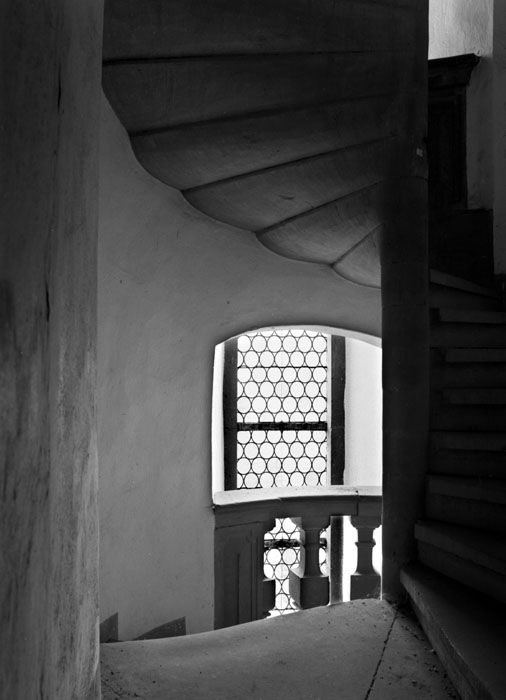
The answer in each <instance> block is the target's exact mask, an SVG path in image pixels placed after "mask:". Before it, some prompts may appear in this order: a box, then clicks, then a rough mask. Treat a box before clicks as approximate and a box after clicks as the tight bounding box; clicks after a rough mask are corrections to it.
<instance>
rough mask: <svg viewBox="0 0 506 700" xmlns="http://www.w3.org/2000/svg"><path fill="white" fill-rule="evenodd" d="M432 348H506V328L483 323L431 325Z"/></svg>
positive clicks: (500, 325) (435, 323)
mask: <svg viewBox="0 0 506 700" xmlns="http://www.w3.org/2000/svg"><path fill="white" fill-rule="evenodd" d="M429 342H430V347H432V348H445V349H446V348H466V349H470V348H487V349H491V348H506V326H505V325H502V324H491V325H488V324H482V323H461V322H455V323H439V322H437V321H436V322H433V323H431V328H430V341H429Z"/></svg>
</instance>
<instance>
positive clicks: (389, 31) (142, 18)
mask: <svg viewBox="0 0 506 700" xmlns="http://www.w3.org/2000/svg"><path fill="white" fill-rule="evenodd" d="M105 16H106V20H107V21H106V22H105V26H104V57H105V59H106V60H111V59H118V58H126V57H138V56H150V57H154V56H163V57H165V56H181V55H205V54H207V55H208V54H222V53H264V52H276V53H284V52H294V51H297V52H299V51H304V52H305V51H307V52H313V51H333V50H335V47H336V46H338V47H339V48H340V49H341V50H342V51H364V50H367V51H380V50H385V49H392V48H395V49H397V48H406V47H408V46H410V45H411V44H412V41H413V34H414V22H413V16H412V15H411V14H410V13H409V12H406V7H405V6H403V3H400V2H389V3H378V2H371V1H370V0H340V1H339V2H335V0H318V2H317V3H315V2H308V0H255V2H251V0H233V2H230V0H214V1H213V2H210V1H209V0H171V2H166V1H164V0H148V1H146V0H144V1H143V2H138V0H130V1H128V0H106V3H105Z"/></svg>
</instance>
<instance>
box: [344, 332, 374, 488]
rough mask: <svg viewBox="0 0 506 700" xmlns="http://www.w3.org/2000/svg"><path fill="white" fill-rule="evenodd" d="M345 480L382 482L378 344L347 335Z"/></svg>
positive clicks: (358, 483)
mask: <svg viewBox="0 0 506 700" xmlns="http://www.w3.org/2000/svg"><path fill="white" fill-rule="evenodd" d="M344 401H345V470H344V483H345V484H347V485H352V486H381V484H382V450H383V445H382V414H383V395H382V386H381V348H380V347H377V346H375V345H372V344H370V343H365V342H363V341H361V340H355V339H352V338H347V339H346V389H345V397H344Z"/></svg>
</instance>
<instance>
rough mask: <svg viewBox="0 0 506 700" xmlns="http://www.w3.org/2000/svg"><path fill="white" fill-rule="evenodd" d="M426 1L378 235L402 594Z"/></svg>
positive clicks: (419, 323)
mask: <svg viewBox="0 0 506 700" xmlns="http://www.w3.org/2000/svg"><path fill="white" fill-rule="evenodd" d="M427 5H428V3H422V2H419V3H417V4H415V3H413V10H414V11H415V9H416V11H417V12H418V18H417V27H418V35H417V37H416V41H415V45H414V48H413V54H412V56H411V57H410V59H409V60H410V61H411V64H410V65H409V66H408V67H407V70H406V75H405V84H404V85H399V91H400V92H399V95H398V98H397V99H398V101H399V104H401V103H402V104H403V106H404V109H405V112H404V114H405V121H404V122H403V123H402V124H401V125H400V126H401V132H402V133H403V136H402V137H399V139H398V141H397V144H396V148H394V149H393V151H392V159H391V162H390V172H389V176H390V180H389V182H388V183H387V185H388V186H387V188H386V191H387V197H386V209H385V216H384V220H385V222H386V223H385V225H384V229H383V233H382V238H381V280H382V282H381V285H382V336H383V597H385V598H387V599H391V600H396V599H398V598H401V597H403V595H404V594H403V589H402V586H401V583H400V579H399V572H400V569H401V568H402V566H403V565H404V564H406V563H407V562H408V561H410V560H411V559H413V558H414V557H415V556H416V546H415V539H414V526H415V522H416V521H417V520H418V519H419V518H420V517H421V516H422V515H423V492H424V479H425V474H426V471H427V453H428V423H429V388H428V380H429V314H428V298H427V297H428V250H427V247H428V193H427V157H426V151H425V137H426V122H427V27H428V17H427V9H428V8H427Z"/></svg>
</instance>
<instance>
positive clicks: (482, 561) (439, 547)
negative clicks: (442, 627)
mask: <svg viewBox="0 0 506 700" xmlns="http://www.w3.org/2000/svg"><path fill="white" fill-rule="evenodd" d="M415 538H416V540H417V543H418V558H419V560H420V562H421V563H422V564H425V565H426V566H428V567H430V568H432V569H435V570H436V571H439V572H440V573H442V574H445V575H446V576H449V577H450V578H453V579H455V580H457V581H465V582H466V585H468V586H470V587H471V588H474V589H476V590H478V591H480V592H481V593H485V594H486V595H490V596H492V597H493V598H495V599H496V600H499V601H501V602H502V603H506V586H505V585H504V579H505V577H506V541H505V540H504V537H503V536H502V535H497V534H496V533H493V532H486V531H483V530H475V529H474V528H465V527H461V526H455V525H449V524H447V523H440V522H421V523H418V524H417V525H416V527H415Z"/></svg>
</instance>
